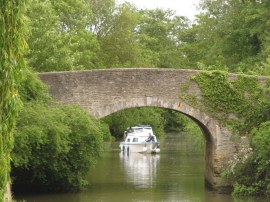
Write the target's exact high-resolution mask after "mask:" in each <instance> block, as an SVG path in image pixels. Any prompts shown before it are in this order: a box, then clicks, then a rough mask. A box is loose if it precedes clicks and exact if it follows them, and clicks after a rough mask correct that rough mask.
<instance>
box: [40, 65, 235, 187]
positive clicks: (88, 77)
mask: <svg viewBox="0 0 270 202" xmlns="http://www.w3.org/2000/svg"><path fill="white" fill-rule="evenodd" d="M198 72H199V71H195V70H180V69H154V68H148V69H144V68H137V69H130V68H129V69H105V70H89V71H71V72H49V73H40V74H39V77H40V78H41V80H42V81H43V82H45V83H46V84H47V85H48V86H49V90H50V93H51V95H52V96H53V97H54V98H55V99H57V100H59V101H61V102H63V103H72V104H78V105H80V106H81V107H83V108H85V109H86V110H87V111H88V112H89V113H90V114H91V115H93V116H94V117H96V118H102V117H104V116H107V115H109V114H112V113H114V112H117V111H119V110H122V109H126V108H133V107H144V106H154V107H162V108H168V109H172V110H176V111H178V112H181V113H183V114H185V115H187V116H188V117H190V118H191V119H193V120H194V121H195V122H196V123H197V124H198V125H199V127H200V128H201V130H202V132H203V135H204V137H205V140H206V144H205V164H206V167H205V180H206V182H207V183H208V184H209V185H211V186H212V187H213V188H215V189H221V188H224V187H227V186H229V185H230V184H229V183H228V182H226V181H225V180H223V179H222V178H221V172H222V171H223V169H224V168H225V167H226V165H227V163H228V161H229V160H230V159H231V158H232V156H233V155H234V154H235V153H236V152H237V148H238V145H236V144H235V143H234V142H232V141H231V138H230V137H231V135H232V134H231V132H230V131H229V130H227V129H226V128H224V127H222V124H221V123H220V122H219V121H218V120H215V119H213V118H211V117H210V116H209V115H207V114H206V113H205V112H203V111H201V110H200V109H196V108H193V107H192V106H189V105H188V104H187V103H185V102H183V101H182V100H181V99H180V98H179V94H180V93H181V90H180V86H181V85H185V84H186V83H187V82H188V80H189V78H190V77H191V76H193V75H195V74H197V73H198ZM229 77H231V78H232V79H233V78H234V77H235V75H229ZM189 91H190V92H191V93H192V94H195V95H198V96H200V93H201V92H200V89H199V88H198V86H196V85H192V86H191V87H190V89H189Z"/></svg>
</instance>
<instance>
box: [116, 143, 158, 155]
mask: <svg viewBox="0 0 270 202" xmlns="http://www.w3.org/2000/svg"><path fill="white" fill-rule="evenodd" d="M120 149H121V151H122V152H127V153H159V152H160V149H159V143H158V142H141V143H137V142H136V143H135V142H121V143H120Z"/></svg>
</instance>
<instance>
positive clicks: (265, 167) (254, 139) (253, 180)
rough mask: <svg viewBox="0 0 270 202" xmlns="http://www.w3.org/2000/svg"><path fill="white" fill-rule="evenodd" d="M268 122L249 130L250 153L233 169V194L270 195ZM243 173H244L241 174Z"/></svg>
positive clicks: (269, 128) (269, 123)
mask: <svg viewBox="0 0 270 202" xmlns="http://www.w3.org/2000/svg"><path fill="white" fill-rule="evenodd" d="M269 126H270V122H269V121H268V122H264V123H262V124H261V125H260V126H259V127H258V128H255V129H253V130H252V132H251V137H250V138H251V144H252V147H253V150H254V151H253V153H252V155H251V156H250V157H249V158H248V159H247V161H246V163H244V164H240V165H238V166H237V167H236V169H235V170H234V175H233V177H234V180H235V181H236V183H235V184H234V194H235V195H267V196H269V195H270V166H269V164H270V160H269V156H270V135H269V134H270V127H269ZM243 173H244V175H243Z"/></svg>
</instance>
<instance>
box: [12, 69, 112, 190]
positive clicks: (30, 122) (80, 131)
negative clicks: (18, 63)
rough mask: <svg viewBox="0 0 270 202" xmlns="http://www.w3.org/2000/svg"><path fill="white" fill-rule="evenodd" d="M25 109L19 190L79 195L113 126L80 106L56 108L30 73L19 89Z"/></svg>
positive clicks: (15, 157) (16, 163) (15, 156)
mask: <svg viewBox="0 0 270 202" xmlns="http://www.w3.org/2000/svg"><path fill="white" fill-rule="evenodd" d="M19 90H20V91H19V92H20V95H21V98H22V100H23V102H24V107H23V109H22V110H21V112H20V114H19V117H18V120H17V124H16V130H15V133H14V137H15V147H14V150H13V152H12V178H13V186H14V187H15V188H19V189H21V188H27V189H38V190H47V191H48V190H49V191H57V190H58V191H60V190H61V191H70V190H78V189H81V188H82V187H84V186H85V185H86V184H87V181H86V176H87V173H88V172H89V169H90V168H91V167H92V166H93V165H94V164H95V162H96V161H97V158H98V157H99V155H100V153H101V152H102V150H103V147H102V142H103V140H109V139H110V133H109V131H108V126H106V125H105V124H102V123H100V122H99V121H97V120H95V119H93V118H92V117H90V116H89V114H88V113H87V112H86V111H84V110H83V109H81V108H80V107H78V106H67V105H60V104H57V103H53V100H52V98H50V96H49V94H48V89H47V87H46V86H45V84H43V83H42V82H41V81H40V80H39V79H38V78H37V76H36V75H35V74H33V73H32V72H31V71H29V70H28V71H25V74H24V77H23V80H22V83H21V86H20V88H19Z"/></svg>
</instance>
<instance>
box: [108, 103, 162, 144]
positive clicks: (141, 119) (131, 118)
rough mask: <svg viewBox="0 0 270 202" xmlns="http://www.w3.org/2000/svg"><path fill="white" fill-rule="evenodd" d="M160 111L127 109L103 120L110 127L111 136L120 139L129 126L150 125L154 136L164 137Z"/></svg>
mask: <svg viewBox="0 0 270 202" xmlns="http://www.w3.org/2000/svg"><path fill="white" fill-rule="evenodd" d="M161 112H162V110H161V109H157V108H134V109H127V110H122V111H120V112H117V113H115V114H112V115H109V116H107V117H105V118H104V119H103V121H104V122H106V123H107V124H108V125H109V126H110V131H111V134H113V135H114V136H115V137H117V138H119V139H120V138H122V137H123V134H124V131H125V130H126V129H127V128H128V127H129V126H136V125H151V126H152V128H153V131H154V132H155V135H157V136H158V137H161V136H163V135H164V125H165V122H164V118H163V117H162V116H161Z"/></svg>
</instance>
